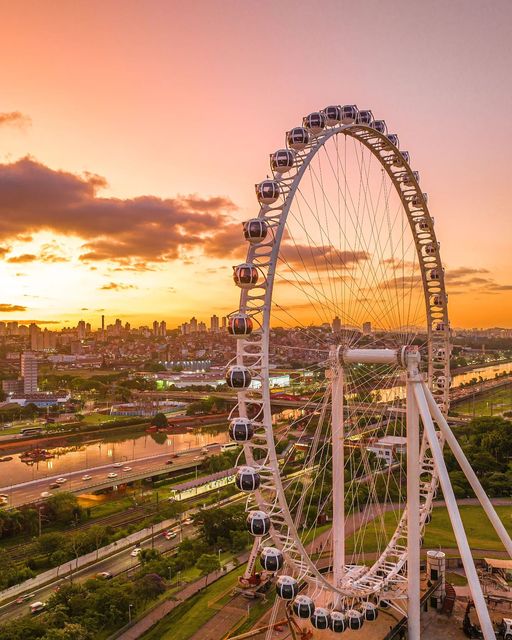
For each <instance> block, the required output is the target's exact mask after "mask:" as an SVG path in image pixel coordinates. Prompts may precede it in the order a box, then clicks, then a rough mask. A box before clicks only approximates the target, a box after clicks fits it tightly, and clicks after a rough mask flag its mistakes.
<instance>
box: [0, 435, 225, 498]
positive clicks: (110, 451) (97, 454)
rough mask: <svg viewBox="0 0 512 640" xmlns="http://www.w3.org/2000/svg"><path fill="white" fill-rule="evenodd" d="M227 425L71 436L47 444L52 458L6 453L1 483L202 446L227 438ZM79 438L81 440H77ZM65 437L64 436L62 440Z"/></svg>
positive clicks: (1, 468) (222, 441) (0, 477)
mask: <svg viewBox="0 0 512 640" xmlns="http://www.w3.org/2000/svg"><path fill="white" fill-rule="evenodd" d="M228 439H229V438H228V433H227V426H226V427H224V426H222V427H221V428H218V427H209V428H204V427H202V428H198V429H194V430H193V431H187V432H186V433H179V434H175V433H170V434H166V433H140V434H139V433H137V434H130V436H129V437H126V436H124V435H112V436H110V437H109V436H108V435H105V436H104V437H103V438H98V437H95V438H94V439H92V437H89V438H87V436H83V437H81V436H80V437H78V436H72V437H70V438H68V441H69V443H68V444H66V445H65V446H55V445H54V446H52V445H51V444H50V443H49V444H48V445H47V446H46V448H47V449H48V451H50V452H51V453H52V454H53V455H54V456H55V457H54V458H51V459H49V460H40V461H39V462H36V463H34V464H33V465H27V464H26V463H24V462H22V461H21V460H20V458H19V453H10V452H6V453H5V454H4V455H6V454H7V453H8V455H12V456H13V459H12V460H10V461H8V462H1V463H0V486H6V485H9V484H18V483H20V482H27V481H28V480H37V479H41V478H45V477H47V476H55V475H62V474H65V473H69V472H70V471H77V470H81V469H88V468H91V467H99V466H101V465H105V464H110V463H112V464H113V463H114V462H123V463H125V464H128V465H129V463H130V460H134V459H138V458H146V457H148V456H152V455H157V454H162V453H166V452H167V451H168V452H169V454H172V453H174V452H177V451H186V450H188V449H193V448H196V447H203V446H205V445H207V444H212V443H214V442H219V443H224V442H227V440H228ZM78 440H81V441H80V442H78ZM65 441H66V438H65V437H63V442H65Z"/></svg>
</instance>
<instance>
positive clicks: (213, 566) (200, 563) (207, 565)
mask: <svg viewBox="0 0 512 640" xmlns="http://www.w3.org/2000/svg"><path fill="white" fill-rule="evenodd" d="M196 569H199V571H200V572H201V575H203V576H205V585H207V584H208V574H209V573H212V571H218V570H219V569H220V563H219V558H218V556H217V555H216V554H215V553H203V555H201V556H199V558H198V560H197V562H196Z"/></svg>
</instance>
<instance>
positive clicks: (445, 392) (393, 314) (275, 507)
mask: <svg viewBox="0 0 512 640" xmlns="http://www.w3.org/2000/svg"><path fill="white" fill-rule="evenodd" d="M270 166H271V170H272V177H267V179H265V180H263V181H262V182H260V183H259V184H257V185H256V196H257V200H258V203H259V205H260V210H259V214H258V216H257V217H254V218H253V219H250V220H248V221H247V222H246V223H244V225H243V234H244V237H245V240H246V241H247V244H248V249H247V258H246V261H245V262H244V263H243V264H239V265H237V266H235V267H234V268H233V278H234V281H235V283H236V285H238V286H239V287H240V289H241V296H240V305H239V309H237V310H236V311H235V312H233V313H232V314H230V316H229V324H228V330H229V332H230V333H231V334H232V335H233V336H235V337H236V338H237V355H236V360H235V361H233V362H232V363H230V365H229V366H228V369H227V374H226V382H227V384H228V386H230V387H232V388H234V389H237V390H238V402H237V405H236V407H235V409H234V410H233V412H232V415H231V422H230V427H229V431H230V437H231V439H232V440H234V441H236V442H238V443H241V444H243V453H244V456H245V464H244V465H243V466H241V467H240V468H239V470H238V474H237V479H236V482H237V485H238V487H239V488H240V489H241V490H242V491H246V492H247V494H248V499H247V511H248V518H247V523H248V528H249V531H250V532H251V533H252V534H253V535H254V537H255V542H254V546H253V553H252V554H251V559H250V561H249V565H248V570H247V573H248V575H249V574H250V572H251V571H252V570H253V565H254V563H255V562H256V558H257V556H258V560H259V563H260V564H261V566H262V568H263V569H264V570H265V571H267V572H270V573H276V574H277V579H276V589H277V593H278V596H280V598H281V599H284V600H286V601H288V602H289V603H290V605H291V610H292V611H293V613H294V616H295V617H296V619H297V620H299V621H301V623H303V624H304V625H306V626H308V625H309V627H311V628H312V629H313V630H326V631H327V630H329V631H330V633H332V634H337V633H341V632H343V631H345V630H346V629H352V630H358V629H360V628H361V627H362V626H363V625H364V624H365V623H370V622H372V621H374V620H376V618H377V617H378V614H379V609H380V608H383V607H394V608H395V609H397V610H398V611H401V612H403V613H406V614H407V615H408V617H409V637H410V638H419V609H420V591H421V590H420V571H419V557H420V555H419V554H420V546H421V544H422V539H423V531H424V528H425V526H426V525H427V524H428V522H429V521H430V518H431V512H432V504H433V501H434V498H435V496H436V493H437V490H438V485H439V483H440V484H441V487H442V490H443V494H444V498H445V500H446V502H447V505H448V508H449V511H450V517H452V522H455V521H456V524H454V530H455V533H456V536H457V542H458V544H459V548H460V549H461V555H462V557H463V560H464V562H465V566H466V564H467V563H469V562H470V561H471V566H472V567H473V572H474V575H473V573H472V570H471V568H467V569H466V572H467V574H468V579H469V582H470V586H471V587H472V590H474V591H475V593H474V594H473V595H474V599H475V603H476V608H477V611H478V615H479V617H480V619H481V622H482V628H483V630H484V635H485V634H486V633H487V635H485V637H486V639H487V638H492V637H494V635H489V633H490V632H489V625H490V620H489V621H488V620H487V619H488V614H487V619H486V613H485V612H484V611H483V609H482V607H483V608H485V603H484V604H483V605H482V602H483V596H482V597H481V590H480V596H479V595H478V593H476V592H477V591H478V589H479V588H480V587H479V584H478V579H477V577H476V571H474V564H472V560H471V554H470V551H469V547H468V545H467V540H466V539H465V534H464V530H463V527H462V522H461V521H460V515H458V510H457V506H456V503H455V499H454V497H453V491H451V486H449V480H448V479H447V478H448V476H447V472H446V468H445V467H444V462H443V459H442V447H443V445H444V442H445V440H446V442H447V443H448V444H449V446H450V447H451V448H452V449H453V451H454V453H455V455H456V457H457V459H458V460H459V462H460V464H461V466H462V467H463V470H464V472H465V473H466V475H467V477H468V480H469V481H470V483H471V484H472V486H473V487H474V488H475V487H477V485H478V488H479V493H477V495H479V497H480V498H481V500H482V504H483V506H484V508H485V509H486V512H487V513H488V515H489V517H490V518H491V520H492V521H493V524H494V525H495V527H496V529H497V531H498V533H499V535H500V537H501V538H502V540H503V541H504V544H505V543H506V546H507V545H509V546H507V549H508V550H509V552H510V551H511V550H512V544H511V543H510V539H509V538H508V535H507V534H506V531H505V529H504V528H503V526H502V525H501V523H499V521H498V520H497V516H496V513H495V512H494V510H493V508H492V506H491V505H490V502H489V500H488V499H487V498H486V496H485V494H483V491H482V490H481V487H480V485H479V484H478V480H477V479H476V476H475V475H474V473H473V472H472V470H471V469H470V468H469V465H467V461H466V460H465V458H464V454H463V453H462V451H461V450H460V447H458V445H457V443H456V440H455V438H454V437H453V434H452V432H451V430H450V427H449V426H448V424H447V422H446V419H445V416H446V415H447V412H448V406H449V386H450V365H449V359H450V345H449V324H448V311H447V295H446V291H445V286H444V270H443V266H442V263H441V258H440V253H439V243H438V242H437V239H436V236H435V232H434V220H433V218H432V217H431V216H430V213H429V210H428V204H427V194H426V193H423V192H422V190H421V188H420V176H419V173H418V172H417V171H413V170H412V169H411V159H410V156H409V153H408V152H407V151H403V150H401V149H400V143H399V139H398V136H397V135H396V134H394V133H388V130H387V126H386V123H385V122H384V121H383V120H378V119H375V118H374V116H373V114H372V112H371V111H367V110H359V109H358V108H357V107H356V106H355V105H346V106H339V105H334V106H329V107H327V108H325V109H323V110H321V111H316V112H313V113H310V114H309V115H308V116H306V117H305V118H304V119H303V122H302V126H298V127H295V128H293V129H291V130H290V131H288V132H287V133H286V146H285V147H284V148H282V149H279V150H277V151H276V152H275V153H273V154H272V155H271V156H270ZM280 369H283V370H284V371H283V372H281V373H280V372H279V370H280ZM290 369H292V377H293V379H288V378H287V375H289V374H287V373H286V370H287V371H289V370H290ZM283 380H284V384H286V386H287V387H288V389H287V393H283V392H279V391H278V390H274V389H273V385H274V382H276V383H280V384H281V385H282V384H283ZM288 391H289V393H288ZM457 447H458V449H457ZM450 491H451V496H450V495H449V494H450ZM475 491H477V489H476V488H475ZM480 494H483V496H481V495H480ZM452 512H453V513H452ZM457 517H458V519H457ZM500 526H501V528H500ZM461 527H462V530H461V531H460V528H461ZM461 547H463V548H461ZM468 566H469V565H468ZM475 594H476V595H475ZM486 629H487V631H486ZM491 629H492V625H491ZM329 631H327V633H329ZM315 633H316V631H315Z"/></svg>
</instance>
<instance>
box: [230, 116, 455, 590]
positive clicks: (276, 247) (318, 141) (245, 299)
mask: <svg viewBox="0 0 512 640" xmlns="http://www.w3.org/2000/svg"><path fill="white" fill-rule="evenodd" d="M340 134H344V135H349V136H351V137H352V138H354V139H355V140H358V141H359V142H361V143H362V144H363V145H364V146H365V147H366V148H367V149H368V150H369V151H370V153H372V155H373V157H374V158H376V159H377V160H378V161H379V162H380V164H381V166H382V167H383V168H384V169H385V170H386V173H387V175H388V177H389V179H390V180H391V182H392V184H393V186H394V188H395V192H396V193H397V194H398V196H399V198H400V200H401V202H402V206H403V208H404V211H405V213H406V214H407V217H408V219H409V223H410V231H411V233H412V235H413V237H414V241H415V246H416V253H417V255H418V258H419V259H420V261H419V264H420V268H421V274H422V288H423V298H424V300H425V304H426V315H427V339H428V345H429V382H430V383H432V371H433V365H432V363H433V358H432V355H431V349H432V333H433V322H434V316H433V314H432V310H431V305H430V304H429V297H430V296H432V287H429V285H428V282H427V278H426V266H425V265H426V263H425V261H424V260H422V257H423V256H422V254H421V250H420V237H419V233H418V232H417V227H416V226H415V223H413V217H412V216H411V215H410V209H409V204H410V198H409V199H407V198H406V197H405V195H404V192H403V190H402V189H401V187H400V182H399V181H398V179H397V174H398V172H393V171H392V168H391V167H392V164H391V163H389V162H386V161H385V158H384V157H383V155H382V154H381V153H379V152H378V151H379V150H378V149H377V150H376V149H375V144H373V145H372V144H370V140H374V141H375V140H377V141H378V142H379V141H380V142H381V143H385V144H386V146H387V147H390V146H391V147H392V149H391V151H392V153H394V154H395V156H399V157H400V158H401V162H402V165H403V172H406V173H407V174H408V176H409V177H410V178H411V179H412V181H413V188H411V190H413V191H414V194H415V195H418V194H419V195H421V196H422V194H421V190H420V188H419V185H418V182H417V180H416V178H415V176H414V173H413V171H412V169H411V167H410V165H409V162H408V159H407V158H405V157H403V154H402V153H401V152H400V151H399V149H398V148H397V147H395V145H394V144H392V143H390V141H389V139H388V138H387V136H386V135H384V134H381V133H380V132H378V131H376V130H375V129H373V128H372V127H370V126H365V125H361V124H345V125H338V126H334V127H332V128H329V129H327V130H325V131H323V132H322V133H321V135H319V136H317V137H316V138H315V139H314V140H313V142H312V143H311V144H310V145H308V147H306V149H304V150H301V151H299V152H298V153H297V154H295V159H296V165H295V166H296V167H298V168H297V170H296V173H295V174H294V175H293V176H292V177H288V176H287V177H283V176H276V175H274V179H275V180H276V181H277V182H278V183H279V184H284V185H286V186H287V188H288V193H287V194H286V197H284V198H283V203H282V204H280V205H278V206H277V207H271V206H268V205H263V206H262V207H261V209H260V213H259V215H258V219H264V220H268V219H270V218H273V219H277V218H279V224H278V225H277V230H276V232H275V234H274V238H273V240H272V243H271V244H272V250H271V253H270V254H267V255H266V258H265V259H266V260H267V262H264V263H263V264H262V270H263V271H264V270H265V269H266V275H265V278H264V285H263V286H262V285H259V288H264V290H265V291H264V300H265V304H264V306H263V309H259V310H258V311H257V312H256V313H254V310H253V309H252V308H251V305H250V304H248V303H249V301H250V299H251V297H250V295H249V293H248V291H247V290H242V293H241V298H240V307H239V311H240V312H241V313H246V314H248V315H251V314H252V315H257V314H258V313H262V318H261V358H260V361H259V363H257V367H256V368H258V369H259V371H260V377H261V384H262V401H263V402H262V405H263V406H262V412H263V416H264V417H263V420H264V421H266V422H267V423H268V417H269V416H270V414H271V409H270V401H271V399H270V390H269V386H268V381H267V383H266V382H265V379H264V378H265V374H266V376H267V377H268V364H269V363H268V356H269V347H270V335H269V334H270V331H269V329H270V314H271V308H272V293H273V286H274V279H275V275H276V270H277V261H278V256H279V251H280V247H281V243H282V239H283V231H284V229H285V227H286V220H287V217H288V213H289V211H290V207H291V205H292V203H293V201H294V199H295V196H296V193H297V189H298V187H299V185H300V183H301V180H302V178H303V176H304V173H305V171H306V169H307V168H308V166H309V164H310V163H311V161H312V160H313V158H314V157H315V156H316V154H317V153H318V152H319V150H320V149H321V148H322V147H323V146H324V145H325V143H326V142H327V141H328V140H329V139H330V138H332V137H333V136H336V135H340ZM403 172H402V173H401V174H400V175H402V174H403ZM421 215H422V217H423V218H425V219H426V220H427V221H428V223H429V234H430V240H431V241H432V242H434V243H436V245H437V240H436V236H435V232H434V229H433V222H432V218H431V216H430V212H429V210H428V206H427V203H426V202H423V206H422V214H421ZM416 217H419V216H416ZM421 239H425V238H421ZM267 245H268V243H267ZM258 256H260V257H261V256H264V257H265V254H264V253H261V252H260V253H258V251H257V247H255V246H253V245H250V246H249V250H248V253H247V260H246V263H247V264H253V262H254V260H255V258H256V259H257V258H258ZM435 257H436V267H438V268H439V270H440V274H439V275H440V278H439V281H438V283H436V295H438V296H440V299H441V300H440V302H441V304H437V305H435V306H436V307H437V308H438V311H437V312H436V314H435V318H440V317H442V322H443V323H444V330H443V332H442V333H443V336H442V339H441V336H437V338H438V340H437V342H438V343H439V344H441V343H443V344H444V345H445V358H444V361H440V360H438V361H437V363H436V364H437V367H436V370H437V371H441V370H443V371H444V372H445V373H446V371H447V361H448V359H449V334H448V312H447V296H446V292H445V286H444V276H443V273H442V263H441V260H440V256H439V251H438V248H437V252H436V256H435ZM429 264H430V266H432V264H433V263H432V261H430V263H429ZM259 297H260V298H262V296H261V295H260V296H259ZM439 307H440V308H441V310H440V311H439ZM240 344H241V343H240V342H239V344H238V347H240ZM246 358H247V353H244V350H243V348H242V349H240V348H238V349H237V363H239V364H242V365H243V364H244V363H245V361H246ZM254 366H255V365H254V363H253V367H254ZM443 395H444V401H445V409H446V408H447V402H448V391H447V390H446V389H445V391H444V394H443ZM438 396H439V394H438ZM247 403H248V400H247V398H246V394H245V392H243V391H242V392H239V405H238V407H239V409H241V411H240V415H242V414H243V415H246V404H247ZM267 444H268V443H267ZM274 444H275V443H274V441H273V439H272V442H271V445H270V446H269V454H271V455H269V456H268V460H269V467H270V470H271V472H272V474H273V477H274V479H276V494H277V497H278V499H279V501H280V503H281V502H282V501H284V503H286V498H285V497H284V492H283V487H282V484H281V482H280V471H279V465H278V461H277V457H276V455H275V446H274ZM271 449H273V452H272V451H270V450H271ZM244 451H245V454H246V459H247V463H248V464H254V458H253V455H252V449H251V448H250V447H248V446H244ZM256 500H257V502H258V505H259V507H260V508H261V507H262V506H264V505H265V502H264V501H263V500H262V499H260V498H259V497H258V492H256ZM430 503H431V500H430ZM428 507H430V505H428ZM427 510H428V509H427V508H425V513H424V519H425V518H426V516H427ZM288 515H290V514H289V513H288ZM290 524H292V525H293V523H291V522H288V523H287V525H288V527H289V529H291V530H292V537H293V538H294V539H293V541H291V542H292V543H293V544H295V545H296V546H297V547H299V551H300V552H301V555H302V556H303V559H305V562H306V564H309V563H308V560H311V559H310V558H309V553H308V552H307V551H306V550H305V548H304V547H303V545H302V543H301V542H300V540H299V539H298V533H297V531H296V530H295V528H294V526H291V527H290ZM397 531H398V528H397V530H396V531H395V534H394V537H395V536H397ZM271 538H272V539H273V541H274V543H275V544H276V542H277V543H280V544H281V546H282V547H283V548H285V551H286V540H285V541H284V543H283V540H279V539H276V537H274V535H273V534H272V535H271ZM392 539H393V537H392ZM405 559H406V555H405V554H404V555H403V558H402V560H401V561H400V562H398V563H397V571H396V573H397V574H398V572H399V570H400V568H401V567H402V566H403V564H404V563H405ZM376 566H380V565H378V561H377V562H376V563H375V564H374V566H373V567H372V568H374V567H376ZM302 570H303V573H304V575H305V574H306V569H305V568H304V567H302ZM316 578H317V579H319V580H320V581H321V582H322V581H323V582H324V586H326V587H328V588H330V589H331V590H332V591H334V592H337V593H339V594H340V595H343V596H344V597H345V596H347V595H348V594H347V592H346V591H340V590H338V589H336V588H335V587H334V586H333V585H332V584H330V583H328V581H327V580H325V579H324V580H322V577H321V576H320V575H319V572H316ZM381 586H382V585H377V587H376V588H375V589H368V591H367V594H366V595H367V596H369V595H371V594H372V593H377V592H380V591H379V589H380V588H381ZM353 595H354V597H361V593H359V594H358V593H357V592H354V594H353Z"/></svg>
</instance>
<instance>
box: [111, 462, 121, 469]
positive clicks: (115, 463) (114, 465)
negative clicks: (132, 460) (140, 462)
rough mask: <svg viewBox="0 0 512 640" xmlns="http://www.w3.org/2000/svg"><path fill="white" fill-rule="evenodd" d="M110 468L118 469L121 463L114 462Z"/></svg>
mask: <svg viewBox="0 0 512 640" xmlns="http://www.w3.org/2000/svg"><path fill="white" fill-rule="evenodd" d="M112 466H113V467H117V468H119V467H122V466H123V463H122V462H114V464H113V465H112Z"/></svg>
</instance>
